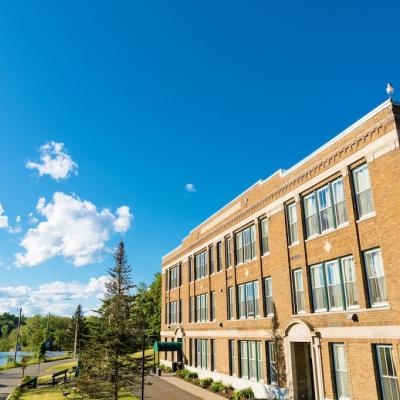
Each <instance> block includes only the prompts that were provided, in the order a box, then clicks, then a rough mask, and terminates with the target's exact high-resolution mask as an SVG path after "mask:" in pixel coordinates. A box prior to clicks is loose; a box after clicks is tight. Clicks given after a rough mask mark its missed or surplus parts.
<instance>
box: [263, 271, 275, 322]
mask: <svg viewBox="0 0 400 400" xmlns="http://www.w3.org/2000/svg"><path fill="white" fill-rule="evenodd" d="M264 296H265V314H266V315H267V317H269V316H272V315H274V303H273V301H272V278H271V277H269V278H265V279H264Z"/></svg>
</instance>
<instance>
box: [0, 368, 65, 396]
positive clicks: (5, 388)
mask: <svg viewBox="0 0 400 400" xmlns="http://www.w3.org/2000/svg"><path fill="white" fill-rule="evenodd" d="M70 361H72V360H59V361H51V362H47V363H44V364H41V365H40V371H41V373H43V372H44V371H46V369H47V368H49V367H52V366H54V365H58V364H64V363H67V362H70ZM37 373H38V366H37V365H29V366H28V367H27V368H26V370H25V375H26V376H36V375H37ZM21 376H22V371H21V368H13V369H9V370H7V371H1V372H0V400H5V399H6V398H7V396H8V395H9V394H10V393H11V392H12V390H13V389H14V388H15V387H16V386H18V385H19V384H20V382H21Z"/></svg>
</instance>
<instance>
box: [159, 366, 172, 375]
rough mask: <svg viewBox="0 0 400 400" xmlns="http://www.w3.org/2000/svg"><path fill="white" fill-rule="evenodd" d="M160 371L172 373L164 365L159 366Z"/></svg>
mask: <svg viewBox="0 0 400 400" xmlns="http://www.w3.org/2000/svg"><path fill="white" fill-rule="evenodd" d="M160 369H161V371H162V372H167V373H169V372H172V369H171V368H170V367H167V366H166V365H164V364H160Z"/></svg>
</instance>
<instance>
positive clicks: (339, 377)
mask: <svg viewBox="0 0 400 400" xmlns="http://www.w3.org/2000/svg"><path fill="white" fill-rule="evenodd" d="M340 353H341V354H340ZM332 355H333V372H334V376H335V387H336V395H337V400H350V399H351V394H350V383H349V370H348V362H347V354H346V347H345V345H344V343H332Z"/></svg>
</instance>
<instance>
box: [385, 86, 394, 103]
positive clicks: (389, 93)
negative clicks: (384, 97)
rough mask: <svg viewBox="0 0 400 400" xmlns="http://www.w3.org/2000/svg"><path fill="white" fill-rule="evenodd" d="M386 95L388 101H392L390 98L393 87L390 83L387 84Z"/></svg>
mask: <svg viewBox="0 0 400 400" xmlns="http://www.w3.org/2000/svg"><path fill="white" fill-rule="evenodd" d="M386 93H387V94H388V96H389V99H390V100H392V96H393V93H394V87H393V85H392V84H391V83H388V84H387V86H386Z"/></svg>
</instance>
